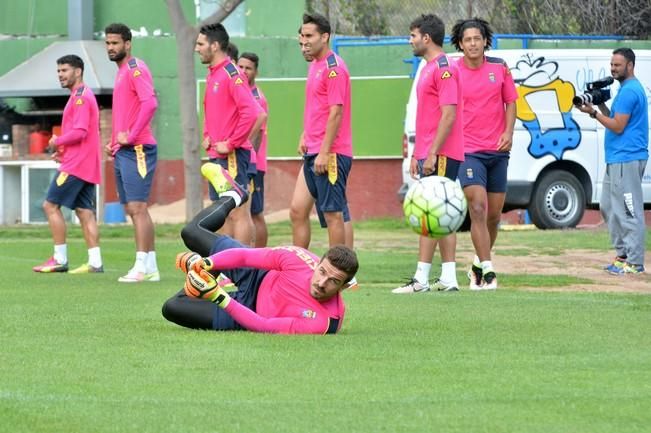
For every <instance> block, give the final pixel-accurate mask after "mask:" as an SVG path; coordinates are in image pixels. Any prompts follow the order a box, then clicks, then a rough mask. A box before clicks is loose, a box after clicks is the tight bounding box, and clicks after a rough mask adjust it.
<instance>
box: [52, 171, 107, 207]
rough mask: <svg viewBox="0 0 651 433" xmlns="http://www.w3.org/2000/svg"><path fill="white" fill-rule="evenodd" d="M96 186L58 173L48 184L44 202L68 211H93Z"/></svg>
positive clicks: (66, 174) (69, 175)
mask: <svg viewBox="0 0 651 433" xmlns="http://www.w3.org/2000/svg"><path fill="white" fill-rule="evenodd" d="M95 199H96V186H95V184H93V183H89V182H86V181H85V180H82V179H79V178H78V177H76V176H73V175H71V174H68V173H64V172H60V171H58V172H57V174H56V176H55V178H54V179H52V183H50V188H49V189H48V190H47V197H46V198H45V200H47V201H49V202H50V203H54V204H57V205H59V206H65V207H67V208H68V209H91V210H92V211H93V212H94V211H95V203H96V201H95Z"/></svg>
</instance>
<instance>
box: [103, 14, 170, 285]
mask: <svg viewBox="0 0 651 433" xmlns="http://www.w3.org/2000/svg"><path fill="white" fill-rule="evenodd" d="M104 33H105V34H106V36H105V41H106V51H107V53H108V56H109V59H110V60H111V61H113V62H115V63H116V64H117V66H118V74H117V77H116V79H115V86H114V89H113V110H112V132H111V141H110V142H109V143H108V144H107V146H106V152H107V154H108V155H109V156H111V157H113V158H115V182H116V186H117V190H118V195H119V196H120V202H121V203H122V204H123V205H124V206H125V210H126V213H127V214H128V215H129V216H130V217H131V220H132V221H133V229H134V234H135V241H136V260H135V263H134V265H133V267H132V268H131V269H130V270H129V271H128V272H127V274H126V275H124V276H122V277H120V278H119V279H118V281H119V282H122V283H140V282H143V281H160V274H159V272H158V265H157V263H156V251H155V244H154V241H155V240H154V223H153V222H152V220H151V216H150V215H149V210H148V208H147V200H148V199H149V193H150V191H151V185H152V181H153V178H154V171H155V170H156V160H157V147H156V139H155V138H154V135H153V133H152V129H151V121H152V119H153V118H154V113H155V112H156V108H157V107H158V101H157V99H156V91H155V90H154V82H153V79H152V76H151V72H149V68H148V67H147V65H146V64H145V63H144V62H143V61H142V60H140V59H138V58H135V57H133V56H131V30H130V29H129V27H127V26H126V25H124V24H120V23H115V24H110V25H109V26H107V27H106V29H105V30H104Z"/></svg>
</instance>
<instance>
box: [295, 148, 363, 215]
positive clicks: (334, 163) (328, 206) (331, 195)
mask: <svg viewBox="0 0 651 433" xmlns="http://www.w3.org/2000/svg"><path fill="white" fill-rule="evenodd" d="M332 155H334V156H335V157H333V158H332V159H331V162H330V164H329V167H328V174H325V175H318V176H317V175H316V173H314V160H315V159H316V157H317V155H305V156H304V157H303V174H304V175H305V183H306V184H307V189H308V190H309V191H310V194H311V195H312V197H314V198H315V200H316V210H317V214H319V220H320V222H321V227H326V226H325V219H324V218H323V215H322V213H325V212H342V213H345V214H348V219H346V218H345V216H346V215H344V221H349V220H350V213H349V212H348V201H347V200H346V182H347V181H348V174H349V173H350V169H351V167H352V164H353V158H351V157H349V156H344V155H338V154H332Z"/></svg>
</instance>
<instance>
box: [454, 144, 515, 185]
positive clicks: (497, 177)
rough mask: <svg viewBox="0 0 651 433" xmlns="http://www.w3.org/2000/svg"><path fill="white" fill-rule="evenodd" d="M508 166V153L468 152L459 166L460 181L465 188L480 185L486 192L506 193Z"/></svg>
mask: <svg viewBox="0 0 651 433" xmlns="http://www.w3.org/2000/svg"><path fill="white" fill-rule="evenodd" d="M508 168H509V154H508V153H504V152H500V153H496V152H480V153H466V159H465V161H464V162H463V163H461V167H460V168H459V182H461V186H462V187H464V188H465V187H467V186H470V185H480V186H483V187H484V189H486V192H494V193H505V192H506V174H507V170H508Z"/></svg>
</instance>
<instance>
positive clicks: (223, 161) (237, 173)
mask: <svg viewBox="0 0 651 433" xmlns="http://www.w3.org/2000/svg"><path fill="white" fill-rule="evenodd" d="M210 162H214V163H215V164H219V165H221V166H222V167H224V168H225V169H226V170H228V174H230V175H231V177H232V178H233V179H235V182H237V184H238V185H239V186H240V188H242V189H246V190H248V188H249V180H250V178H251V175H252V174H255V171H253V170H255V166H252V165H251V151H249V150H246V149H235V150H234V151H233V152H231V153H229V154H228V158H212V159H211V160H210ZM208 194H209V196H210V200H212V201H215V200H217V199H218V198H219V195H218V194H217V191H215V188H213V187H212V185H211V184H210V182H208Z"/></svg>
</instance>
